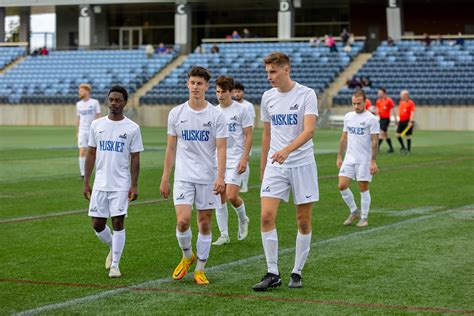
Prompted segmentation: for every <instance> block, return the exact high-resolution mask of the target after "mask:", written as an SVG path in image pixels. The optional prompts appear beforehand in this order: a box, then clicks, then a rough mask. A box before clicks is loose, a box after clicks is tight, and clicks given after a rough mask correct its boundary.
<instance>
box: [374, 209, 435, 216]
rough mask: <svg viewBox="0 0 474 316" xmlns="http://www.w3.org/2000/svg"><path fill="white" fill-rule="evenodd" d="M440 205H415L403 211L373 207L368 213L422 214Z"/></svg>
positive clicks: (393, 214) (391, 214) (390, 214)
mask: <svg viewBox="0 0 474 316" xmlns="http://www.w3.org/2000/svg"><path fill="white" fill-rule="evenodd" d="M442 208H443V207H442V206H421V207H416V208H410V209H407V210H403V211H397V210H393V209H389V208H380V209H374V210H370V212H369V213H381V214H386V215H388V216H396V217H399V216H410V215H422V214H426V213H428V212H431V211H438V210H440V209H442Z"/></svg>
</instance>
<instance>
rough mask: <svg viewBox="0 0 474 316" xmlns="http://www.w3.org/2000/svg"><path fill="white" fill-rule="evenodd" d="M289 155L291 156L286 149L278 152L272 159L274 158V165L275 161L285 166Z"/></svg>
mask: <svg viewBox="0 0 474 316" xmlns="http://www.w3.org/2000/svg"><path fill="white" fill-rule="evenodd" d="M289 155H290V153H289V152H288V151H287V150H286V149H285V148H283V149H281V150H279V151H277V152H276V153H274V154H273V155H272V157H271V158H272V164H273V163H274V162H275V161H276V162H278V163H279V164H280V165H281V164H283V163H284V162H285V160H286V159H287V158H288V156H289Z"/></svg>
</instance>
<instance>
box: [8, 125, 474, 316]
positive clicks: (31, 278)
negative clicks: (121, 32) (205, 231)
mask: <svg viewBox="0 0 474 316" xmlns="http://www.w3.org/2000/svg"><path fill="white" fill-rule="evenodd" d="M142 132H143V139H144V143H145V150H146V151H145V152H144V153H143V154H142V159H141V166H142V168H141V174H140V181H139V192H140V197H139V200H138V201H137V203H135V204H132V205H131V206H130V208H129V217H128V218H127V220H126V223H125V225H126V230H127V243H126V246H125V251H124V254H123V257H122V261H121V265H120V267H121V271H122V273H123V277H122V278H120V279H109V278H108V275H107V271H106V270H105V269H104V266H103V264H104V259H105V256H106V255H107V251H108V250H107V249H106V246H104V245H103V244H102V243H101V242H100V241H99V240H98V239H97V238H96V236H95V234H94V232H93V230H92V228H91V225H90V219H89V218H88V216H87V211H86V209H87V207H88V203H87V201H86V200H85V199H84V198H83V197H82V183H81V181H79V180H78V173H79V171H78V162H77V149H76V148H75V142H74V136H73V134H74V129H73V128H72V127H4V126H3V127H0V161H1V164H0V237H1V239H0V247H1V251H0V314H1V315H4V314H16V313H22V312H24V313H23V314H37V313H39V314H48V315H49V314H61V315H62V314H109V313H110V314H112V313H113V314H170V315H171V314H188V315H191V314H261V315H263V314H290V313H291V314H304V315H308V314H326V315H334V314H336V315H354V314H359V315H368V314H380V315H382V314H389V313H390V314H439V313H474V244H473V236H474V235H473V231H474V193H473V192H474V181H473V171H474V134H473V133H469V132H422V131H417V132H416V134H415V136H414V141H413V153H412V155H411V156H400V155H398V154H391V155H389V154H386V153H385V151H386V147H385V146H386V144H384V147H383V148H382V149H383V150H382V153H381V154H380V155H379V159H378V164H379V169H380V173H379V174H378V175H377V176H376V177H375V178H374V181H373V183H372V186H371V195H372V207H371V213H370V215H369V222H370V226H369V227H368V228H366V229H358V228H356V227H344V226H342V222H343V221H344V219H345V218H346V217H347V215H348V210H347V209H346V206H345V204H344V203H343V201H342V199H341V198H340V195H339V192H338V191H337V172H338V170H337V169H336V167H335V160H336V150H337V147H338V138H339V133H340V132H339V131H334V130H333V131H331V130H321V131H318V132H317V133H316V136H315V138H314V143H315V146H316V147H315V148H316V160H317V164H318V172H319V176H320V180H319V186H320V195H321V200H320V201H319V202H318V203H316V205H315V210H314V220H313V221H314V223H313V227H314V228H313V244H312V249H311V252H310V255H309V257H308V261H307V263H306V267H305V270H304V271H303V282H304V288H303V289H296V290H290V289H288V288H287V287H286V284H287V282H288V278H289V274H290V273H291V269H292V267H293V261H294V246H295V237H296V222H295V214H294V207H293V205H291V204H281V207H280V209H279V214H278V223H277V226H278V234H279V240H280V269H281V270H280V272H281V274H282V278H283V282H284V283H283V286H282V287H281V288H278V289H276V290H273V291H268V292H264V293H255V292H253V291H252V290H251V286H252V285H253V284H254V283H256V282H258V281H259V280H260V278H261V277H262V276H263V274H264V273H265V270H266V268H265V267H266V266H265V259H264V257H263V250H262V246H261V239H260V232H259V218H260V217H259V214H260V208H259V194H258V193H259V190H258V189H259V181H258V172H257V170H258V169H259V167H258V166H259V155H258V154H254V155H253V156H252V161H251V170H252V173H251V181H250V182H251V183H250V185H251V189H250V191H249V193H245V194H242V196H243V198H244V200H245V202H246V205H247V211H248V213H249V217H250V220H251V223H250V234H249V237H248V238H247V239H246V240H245V241H240V242H238V241H237V237H236V236H237V220H236V216H235V214H234V213H233V212H230V213H229V214H230V215H229V217H230V221H229V229H230V231H231V234H232V235H231V241H232V242H231V244H229V245H226V246H223V247H212V248H211V254H210V258H209V262H208V265H207V268H208V272H207V276H208V278H209V280H210V282H211V284H210V285H209V286H207V287H199V286H197V285H196V284H194V283H193V281H192V274H191V275H189V276H186V277H185V279H184V280H182V281H179V282H176V281H172V280H171V272H172V271H173V269H174V267H175V265H176V264H177V263H178V261H179V259H180V256H181V252H180V249H179V247H178V244H177V241H176V238H175V215H174V208H173V205H172V201H163V200H161V198H160V196H159V182H160V178H161V172H162V163H163V157H164V148H165V142H166V135H165V133H166V132H165V130H164V129H152V128H143V130H142ZM260 133H261V131H260V130H256V131H255V138H256V142H255V143H256V145H255V147H256V148H258V147H259V145H260ZM394 143H395V146H396V148H398V146H397V145H398V144H397V143H396V140H395V139H394ZM256 152H257V153H258V150H256ZM352 190H353V192H354V195H355V197H356V200H357V201H358V204H359V200H360V198H359V194H358V193H357V187H356V185H353V186H352ZM213 232H214V238H213V239H215V238H217V234H218V230H217V226H216V224H215V221H214V226H213ZM193 233H194V240H195V239H196V236H197V229H196V225H195V224H194V225H193ZM194 245H195V243H194V242H193V247H194Z"/></svg>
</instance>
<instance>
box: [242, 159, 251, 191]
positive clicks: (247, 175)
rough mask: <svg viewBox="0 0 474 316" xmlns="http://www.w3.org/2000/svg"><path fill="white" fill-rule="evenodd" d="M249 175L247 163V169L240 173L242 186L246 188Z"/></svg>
mask: <svg viewBox="0 0 474 316" xmlns="http://www.w3.org/2000/svg"><path fill="white" fill-rule="evenodd" d="M249 177H250V165H249V164H248V163H247V169H246V170H245V172H244V173H242V188H248V185H249Z"/></svg>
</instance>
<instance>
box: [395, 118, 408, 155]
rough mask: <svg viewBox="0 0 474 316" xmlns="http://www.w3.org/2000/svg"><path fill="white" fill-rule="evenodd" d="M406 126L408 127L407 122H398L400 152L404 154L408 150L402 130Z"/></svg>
mask: <svg viewBox="0 0 474 316" xmlns="http://www.w3.org/2000/svg"><path fill="white" fill-rule="evenodd" d="M406 127H407V123H406V122H398V127H397V139H398V142H399V143H400V153H401V154H404V153H405V152H406V148H405V144H404V143H403V138H402V132H403V130H404V129H405V128H406Z"/></svg>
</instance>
